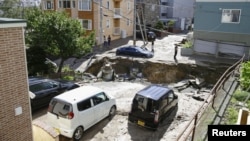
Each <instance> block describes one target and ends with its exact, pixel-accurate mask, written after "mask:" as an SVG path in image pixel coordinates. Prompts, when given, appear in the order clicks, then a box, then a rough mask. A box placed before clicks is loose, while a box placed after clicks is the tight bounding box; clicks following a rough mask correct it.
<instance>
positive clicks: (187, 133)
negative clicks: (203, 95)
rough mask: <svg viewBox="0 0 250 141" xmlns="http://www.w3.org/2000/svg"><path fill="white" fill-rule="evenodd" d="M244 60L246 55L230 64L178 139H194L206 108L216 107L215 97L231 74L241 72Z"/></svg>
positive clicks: (185, 140)
mask: <svg viewBox="0 0 250 141" xmlns="http://www.w3.org/2000/svg"><path fill="white" fill-rule="evenodd" d="M243 60H244V56H243V57H242V58H241V59H239V60H238V61H237V62H236V63H235V64H233V65H232V66H230V67H229V68H228V69H227V70H226V71H225V72H224V73H223V75H222V76H221V77H220V78H219V80H218V81H217V83H216V84H215V85H214V87H213V88H212V90H211V92H210V95H209V96H208V97H207V99H205V100H204V102H203V104H202V105H201V107H200V108H199V109H198V110H197V112H196V114H195V115H194V116H193V118H192V119H191V120H190V122H189V123H188V124H187V125H186V126H185V127H184V128H183V129H184V130H183V131H182V132H180V134H179V135H178V136H177V139H176V140H178V141H180V140H184V141H187V140H188V138H191V141H193V140H194V135H195V131H196V127H197V125H198V123H199V121H200V119H201V117H202V115H203V114H204V112H205V110H206V109H207V107H208V106H210V105H211V106H212V108H214V101H215V97H216V95H217V93H218V91H219V90H220V89H221V88H223V86H224V84H225V83H226V81H227V80H228V78H229V77H230V75H233V74H235V73H239V68H240V65H241V64H242V62H243ZM191 133H192V134H191Z"/></svg>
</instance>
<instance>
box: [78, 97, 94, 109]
mask: <svg viewBox="0 0 250 141" xmlns="http://www.w3.org/2000/svg"><path fill="white" fill-rule="evenodd" d="M90 107H91V101H90V99H87V100H84V101H82V102H79V103H77V108H78V110H79V111H83V110H86V109H88V108H90Z"/></svg>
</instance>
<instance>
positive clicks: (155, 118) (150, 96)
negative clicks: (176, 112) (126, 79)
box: [128, 84, 178, 130]
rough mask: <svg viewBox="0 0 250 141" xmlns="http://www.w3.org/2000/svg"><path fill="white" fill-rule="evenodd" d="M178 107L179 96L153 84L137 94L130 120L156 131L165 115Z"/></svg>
mask: <svg viewBox="0 0 250 141" xmlns="http://www.w3.org/2000/svg"><path fill="white" fill-rule="evenodd" d="M177 106H178V96H177V95H176V94H175V93H174V91H173V90H172V89H170V88H168V87H166V86H161V85H156V84H152V85H149V86H147V87H146V88H144V89H142V90H140V91H139V92H137V93H136V95H135V97H134V99H133V101H132V105H131V111H130V113H129V116H128V120H129V121H130V122H132V123H135V124H137V125H139V126H143V127H146V128H151V129H153V130H156V129H157V128H158V125H159V123H160V121H162V120H163V119H164V115H166V114H167V113H168V112H171V111H172V110H173V109H174V108H176V107H177Z"/></svg>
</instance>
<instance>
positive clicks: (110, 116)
mask: <svg viewBox="0 0 250 141" xmlns="http://www.w3.org/2000/svg"><path fill="white" fill-rule="evenodd" d="M115 114H116V107H115V106H112V107H111V108H110V111H109V119H110V120H111V119H112V118H113V117H114V116H115Z"/></svg>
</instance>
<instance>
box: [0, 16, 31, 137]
mask: <svg viewBox="0 0 250 141" xmlns="http://www.w3.org/2000/svg"><path fill="white" fill-rule="evenodd" d="M25 26H26V22H25V21H24V20H15V19H7V18H0V37H1V38H0V43H1V45H0V77H1V80H0V106H1V110H0V140H1V141H33V136H32V118H31V112H30V98H29V88H28V73H27V64H26V54H25V42H24V27H25Z"/></svg>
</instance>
